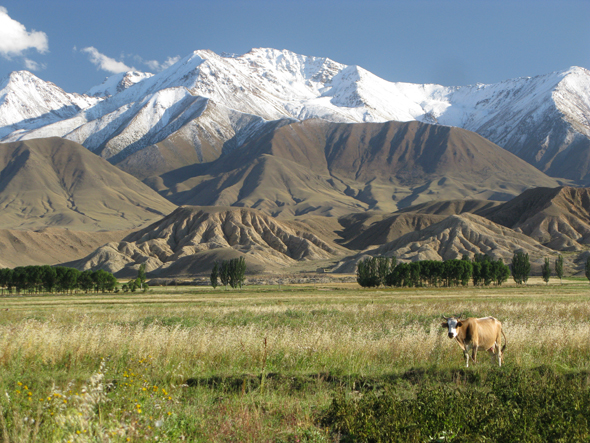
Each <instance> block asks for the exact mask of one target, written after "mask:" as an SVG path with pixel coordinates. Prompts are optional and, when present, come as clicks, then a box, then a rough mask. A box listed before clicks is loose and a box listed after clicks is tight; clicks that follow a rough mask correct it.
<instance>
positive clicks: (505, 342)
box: [500, 330, 508, 353]
mask: <svg viewBox="0 0 590 443" xmlns="http://www.w3.org/2000/svg"><path fill="white" fill-rule="evenodd" d="M500 332H502V335H503V336H504V346H502V353H504V349H506V345H508V340H506V334H504V331H503V330H500Z"/></svg>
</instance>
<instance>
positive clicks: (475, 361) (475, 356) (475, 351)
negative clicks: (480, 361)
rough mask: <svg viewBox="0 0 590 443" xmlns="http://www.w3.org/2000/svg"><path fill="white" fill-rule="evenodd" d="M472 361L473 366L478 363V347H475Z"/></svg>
mask: <svg viewBox="0 0 590 443" xmlns="http://www.w3.org/2000/svg"><path fill="white" fill-rule="evenodd" d="M472 360H473V364H476V363H477V345H473V355H472Z"/></svg>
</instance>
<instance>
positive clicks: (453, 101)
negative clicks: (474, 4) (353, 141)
mask: <svg viewBox="0 0 590 443" xmlns="http://www.w3.org/2000/svg"><path fill="white" fill-rule="evenodd" d="M12 75H14V74H12ZM23 75H24V74H23ZM29 75H30V76H32V74H29ZM32 77H34V76H32ZM35 78H36V77H35ZM37 80H38V79H37ZM2 85H3V86H2V87H3V89H2V91H7V92H4V95H6V96H8V94H9V93H12V94H13V95H14V96H15V97H18V100H20V103H19V105H22V107H23V108H24V109H31V111H30V112H29V113H23V114H22V115H21V114H17V113H13V112H12V113H11V112H10V110H9V108H8V106H6V105H5V101H6V100H4V102H2V103H0V124H2V125H3V126H4V127H2V128H0V140H1V141H15V140H19V139H27V138H36V137H46V136H60V137H65V138H67V139H70V140H73V141H76V142H78V143H81V144H83V145H84V146H86V147H87V148H88V149H90V150H92V151H94V152H96V153H99V154H100V155H101V156H103V157H105V158H109V159H111V161H112V162H113V163H119V162H122V161H127V163H134V164H135V165H136V166H135V167H136V169H137V167H139V166H138V165H140V164H149V165H152V166H154V165H156V164H158V162H160V163H162V162H163V163H166V164H167V166H166V165H164V166H162V164H160V165H159V166H158V167H155V169H153V170H152V171H151V172H153V173H156V172H157V173H161V172H162V171H164V170H169V169H171V168H173V167H178V166H179V165H180V166H182V165H183V164H190V163H195V162H202V161H209V160H212V159H215V158H216V157H218V156H219V155H221V153H222V151H223V150H228V149H232V148H235V147H239V146H240V145H241V144H242V143H243V142H244V141H245V140H246V139H248V138H249V137H252V136H253V135H256V136H260V134H261V133H263V132H264V128H274V127H275V126H276V123H272V124H270V123H269V122H272V121H276V120H280V119H285V118H287V119H290V120H293V119H295V120H305V119H310V118H320V119H325V120H329V121H334V122H345V123H350V122H383V121H390V120H397V121H412V120H417V121H421V122H426V123H437V124H442V125H447V126H457V127H461V128H464V129H468V130H471V131H475V132H477V133H479V134H480V135H482V136H484V137H486V138H488V139H489V140H491V141H492V142H494V143H496V144H498V145H500V146H502V147H503V148H505V149H507V150H509V151H511V152H513V153H515V154H516V155H518V156H519V157H521V158H523V159H525V160H526V161H528V162H529V163H531V164H533V165H535V166H536V167H538V168H539V169H541V170H542V171H546V172H548V173H549V174H551V175H554V176H561V177H566V178H571V179H576V180H581V179H584V178H588V177H590V141H589V140H590V72H589V71H587V70H586V69H583V68H576V67H574V68H571V69H569V70H566V71H562V72H556V73H551V74H547V75H542V76H537V77H527V78H518V79H513V80H507V81H504V82H501V83H496V84H492V85H481V84H478V85H474V86H464V87H446V86H440V85H419V84H411V83H394V82H389V81H386V80H383V79H381V78H379V77H377V76H375V75H374V74H372V73H370V72H368V71H366V70H365V69H363V68H360V67H358V66H346V65H342V64H339V63H337V62H334V61H332V60H330V59H328V58H321V57H308V56H303V55H298V54H295V53H292V52H289V51H279V50H275V49H253V50H252V51H251V52H249V53H247V54H244V55H241V56H223V55H217V54H215V53H213V52H211V51H206V50H203V51H195V52H194V53H192V54H190V55H188V56H187V57H185V58H184V59H182V60H180V61H179V62H177V63H176V64H174V65H172V66H170V67H169V68H168V69H166V70H164V71H162V72H160V73H158V74H156V75H153V76H150V75H149V74H142V73H132V74H130V73H126V74H118V75H116V76H113V77H111V78H109V79H108V80H107V81H105V83H103V84H102V85H100V86H97V87H95V88H92V89H91V90H89V91H88V93H89V94H91V95H94V96H96V98H95V97H87V96H76V97H78V98H77V100H78V101H79V102H80V103H77V104H76V106H77V109H76V108H74V107H71V106H70V105H65V106H62V107H58V108H57V109H58V110H61V111H59V112H61V113H60V114H59V115H58V110H55V111H54V108H51V111H53V112H51V113H50V114H51V119H48V120H47V121H46V120H43V119H40V118H41V116H47V112H48V111H46V110H41V111H38V112H37V114H34V112H33V111H32V110H33V109H36V108H37V106H38V105H40V104H41V103H43V98H44V97H45V96H48V95H50V94H51V92H50V91H52V90H51V89H50V88H49V86H48V85H51V84H45V83H43V82H42V81H40V80H39V82H37V83H36V84H35V86H34V89H36V91H37V96H38V97H40V98H36V99H33V97H32V94H21V93H20V92H19V93H17V92H14V91H20V90H21V89H19V88H21V85H20V84H17V83H10V84H9V83H7V82H6V81H3V83H2ZM11 85H12V86H11ZM51 86H53V87H54V88H55V86H54V85H51ZM57 89H59V88H57ZM60 91H61V90H60ZM61 93H62V94H65V93H64V92H63V91H61ZM53 94H54V95H55V94H56V93H55V92H53ZM66 95H67V94H66ZM67 96H68V97H69V96H72V97H74V95H73V94H70V95H67ZM0 97H2V96H1V95H0ZM72 100H74V99H73V98H70V101H72ZM52 103H53V102H52ZM68 106H70V107H68ZM40 109H44V108H40ZM63 110H67V111H68V112H63ZM29 114H30V115H29ZM35 117H37V118H35ZM7 125H11V126H7ZM146 148H149V149H147V150H145V149H146ZM132 156H134V157H136V158H137V159H139V158H141V161H139V160H134V159H133V158H131V157H132ZM126 159H128V160H126ZM148 169H149V168H148ZM149 173H150V171H148V172H144V174H143V175H144V176H145V175H146V174H147V175H149Z"/></svg>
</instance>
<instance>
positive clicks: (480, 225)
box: [336, 213, 569, 272]
mask: <svg viewBox="0 0 590 443" xmlns="http://www.w3.org/2000/svg"><path fill="white" fill-rule="evenodd" d="M519 250H522V251H524V252H526V253H528V254H529V256H530V258H531V264H532V266H533V270H534V271H535V272H538V270H539V268H540V266H541V264H542V262H543V260H544V258H545V257H551V256H554V255H555V254H556V253H555V251H552V250H551V249H549V248H546V247H545V246H543V245H541V244H540V243H538V242H536V241H535V240H533V239H532V238H530V237H528V236H526V235H524V234H521V233H518V232H515V231H513V230H511V229H509V228H506V227H504V226H500V225H497V224H495V223H493V222H491V221H489V220H487V219H485V218H483V217H480V216H477V215H474V214H468V213H465V214H462V215H451V216H449V217H446V218H445V219H444V220H443V221H441V222H438V223H435V224H432V225H430V226H428V227H427V228H425V229H422V230H420V231H413V232H410V233H408V234H405V235H403V236H401V237H399V238H397V239H396V240H394V241H392V242H389V243H386V244H384V245H382V246H379V247H377V248H374V249H372V250H370V251H366V252H365V254H369V255H374V256H379V255H383V256H395V257H397V258H398V259H399V260H403V261H417V260H450V259H457V258H461V257H462V256H463V255H467V256H469V257H470V258H473V256H474V255H475V254H486V255H488V256H491V257H493V258H494V259H502V260H503V261H504V263H510V262H511V259H512V256H513V254H514V252H515V251H519ZM363 256H364V255H362V254H359V255H356V256H354V257H350V258H347V259H345V260H343V261H342V262H341V263H340V264H339V265H338V266H337V268H336V272H354V271H355V267H356V263H357V262H358V260H360V259H361V258H362V257H363ZM568 266H569V264H568Z"/></svg>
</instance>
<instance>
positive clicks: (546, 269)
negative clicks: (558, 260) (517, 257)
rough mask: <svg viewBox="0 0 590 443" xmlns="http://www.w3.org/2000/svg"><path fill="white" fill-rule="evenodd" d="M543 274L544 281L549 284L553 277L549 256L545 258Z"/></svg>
mask: <svg viewBox="0 0 590 443" xmlns="http://www.w3.org/2000/svg"><path fill="white" fill-rule="evenodd" d="M541 274H542V275H543V281H544V282H545V284H546V285H547V284H549V278H550V277H551V264H550V263H549V259H548V258H545V263H544V264H543V267H542V268H541Z"/></svg>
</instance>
